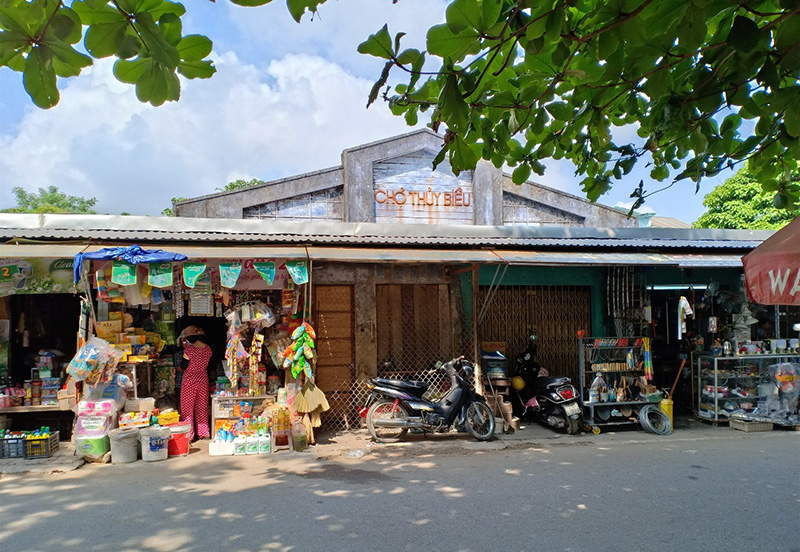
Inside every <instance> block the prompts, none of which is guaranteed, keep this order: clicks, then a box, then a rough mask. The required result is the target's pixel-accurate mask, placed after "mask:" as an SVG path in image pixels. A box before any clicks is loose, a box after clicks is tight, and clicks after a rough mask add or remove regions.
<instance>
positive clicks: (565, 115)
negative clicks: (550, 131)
mask: <svg viewBox="0 0 800 552" xmlns="http://www.w3.org/2000/svg"><path fill="white" fill-rule="evenodd" d="M545 109H547V111H548V112H549V113H550V115H552V116H553V117H554V118H555V119H558V120H559V121H567V120H569V119H570V118H571V117H572V109H571V108H570V107H569V106H568V105H567V104H566V103H565V102H550V103H549V104H547V105H546V106H545Z"/></svg>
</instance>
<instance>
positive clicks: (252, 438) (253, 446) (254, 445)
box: [246, 433, 258, 454]
mask: <svg viewBox="0 0 800 552" xmlns="http://www.w3.org/2000/svg"><path fill="white" fill-rule="evenodd" d="M246 449H247V454H258V435H256V434H255V433H251V434H250V435H248V436H247V443H246Z"/></svg>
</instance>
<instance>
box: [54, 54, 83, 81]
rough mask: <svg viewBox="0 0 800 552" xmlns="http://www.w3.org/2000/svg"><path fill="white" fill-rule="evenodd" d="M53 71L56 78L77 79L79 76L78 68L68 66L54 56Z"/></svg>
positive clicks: (79, 70)
mask: <svg viewBox="0 0 800 552" xmlns="http://www.w3.org/2000/svg"><path fill="white" fill-rule="evenodd" d="M53 69H54V70H55V72H56V76H57V77H62V78H69V77H77V76H78V75H80V74H81V69H80V67H75V66H74V65H68V64H66V63H64V62H63V61H61V60H60V59H58V58H57V57H55V56H53Z"/></svg>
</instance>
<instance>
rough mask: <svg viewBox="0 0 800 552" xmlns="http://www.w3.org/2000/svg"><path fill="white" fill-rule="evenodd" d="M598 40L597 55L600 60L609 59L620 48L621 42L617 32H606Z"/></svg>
mask: <svg viewBox="0 0 800 552" xmlns="http://www.w3.org/2000/svg"><path fill="white" fill-rule="evenodd" d="M597 40H598V42H597V55H598V57H599V58H600V59H608V57H609V56H610V55H611V54H613V53H614V52H616V51H617V48H619V40H618V39H617V33H615V32H612V31H606V32H604V33H601V34H600V36H598V37H597Z"/></svg>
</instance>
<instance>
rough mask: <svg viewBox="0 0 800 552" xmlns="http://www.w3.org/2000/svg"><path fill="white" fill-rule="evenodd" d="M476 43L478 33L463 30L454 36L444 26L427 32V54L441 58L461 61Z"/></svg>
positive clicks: (437, 26) (434, 27)
mask: <svg viewBox="0 0 800 552" xmlns="http://www.w3.org/2000/svg"><path fill="white" fill-rule="evenodd" d="M477 43H478V33H476V32H475V31H470V30H465V31H463V32H461V33H458V34H454V33H453V32H452V31H451V30H450V29H449V28H448V27H447V25H446V24H443V25H434V26H433V27H431V28H430V29H429V30H428V53H430V54H433V55H435V56H439V57H442V58H452V59H453V60H456V61H457V60H460V59H462V58H463V57H464V56H465V55H466V54H467V52H469V51H470V49H471V48H473V47H474V46H476V45H477Z"/></svg>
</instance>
